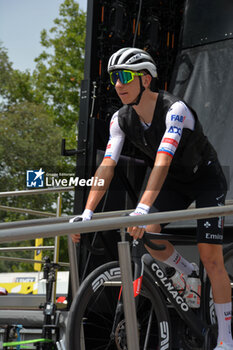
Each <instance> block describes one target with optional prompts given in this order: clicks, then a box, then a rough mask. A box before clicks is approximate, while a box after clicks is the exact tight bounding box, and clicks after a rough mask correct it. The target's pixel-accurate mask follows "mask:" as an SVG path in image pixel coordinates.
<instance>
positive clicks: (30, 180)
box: [27, 168, 45, 188]
mask: <svg viewBox="0 0 233 350" xmlns="http://www.w3.org/2000/svg"><path fill="white" fill-rule="evenodd" d="M44 173H45V172H44V171H43V170H42V168H40V170H27V187H33V188H38V187H44Z"/></svg>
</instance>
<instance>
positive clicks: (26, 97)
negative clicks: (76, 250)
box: [0, 0, 86, 272]
mask: <svg viewBox="0 0 233 350" xmlns="http://www.w3.org/2000/svg"><path fill="white" fill-rule="evenodd" d="M85 29H86V14H85V13H84V12H83V11H82V10H81V9H80V8H79V4H78V3H77V2H76V1H75V0H65V1H64V2H63V3H62V4H61V6H60V10H59V17H58V18H55V19H54V26H53V27H52V28H51V29H50V30H49V32H47V31H46V30H43V31H42V32H41V44H42V46H43V48H44V50H43V52H42V53H41V54H40V55H39V57H36V58H35V61H36V63H37V64H36V68H35V70H34V71H33V72H32V73H30V72H29V71H24V72H22V71H19V70H15V69H13V67H12V63H11V62H10V61H9V57H8V54H7V48H5V47H3V45H2V44H1V43H0V192H6V191H15V190H25V188H26V170H29V169H40V168H43V170H44V171H45V172H55V173H59V172H62V173H74V170H75V159H74V158H73V157H72V158H66V157H62V156H61V140H62V138H65V139H66V145H67V148H76V132H77V130H76V129H77V121H78V117H79V91H80V85H81V81H82V79H83V67H84V54H85ZM72 196H73V194H72V193H65V194H64V195H63V208H62V213H63V214H72V210H73V197H72ZM56 198H57V195H54V194H50V195H37V196H24V197H8V198H1V201H0V203H1V205H7V206H13V207H19V208H30V209H34V210H40V211H47V212H53V213H54V212H56V205H55V203H56ZM32 218H38V217H33V216H31V215H27V214H18V213H12V212H8V211H2V210H1V211H0V222H8V221H15V220H26V219H32ZM34 243H35V242H34V241H30V242H20V243H19V242H12V244H1V246H2V247H3V246H8V245H12V246H15V245H18V246H19V245H21V246H27V245H34ZM44 243H45V244H46V245H50V244H53V240H52V239H46V240H45V242H44ZM47 253H48V254H49V252H46V254H47ZM1 255H3V253H1ZM5 255H11V256H19V255H18V254H16V253H10V254H9V253H5ZM20 256H21V257H23V258H32V257H33V255H32V253H28V252H23V254H22V253H20ZM67 259H68V257H67V239H66V237H62V239H61V244H60V261H67ZM30 270H33V265H32V264H24V263H20V264H18V263H17V264H16V263H12V262H8V261H3V260H0V272H8V271H11V272H12V271H30Z"/></svg>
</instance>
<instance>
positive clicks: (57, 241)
mask: <svg viewBox="0 0 233 350" xmlns="http://www.w3.org/2000/svg"><path fill="white" fill-rule="evenodd" d="M61 209H62V195H61V193H59V194H58V196H57V211H56V216H57V217H59V216H61ZM59 250H60V236H55V239H54V256H53V262H54V263H55V264H58V261H59ZM56 289H57V270H56V278H55V282H54V285H53V300H52V301H53V302H54V303H56Z"/></svg>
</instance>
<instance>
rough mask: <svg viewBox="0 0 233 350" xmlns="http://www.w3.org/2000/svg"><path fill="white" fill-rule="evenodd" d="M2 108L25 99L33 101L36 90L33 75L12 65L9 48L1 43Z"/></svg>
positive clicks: (0, 89)
mask: <svg viewBox="0 0 233 350" xmlns="http://www.w3.org/2000/svg"><path fill="white" fill-rule="evenodd" d="M0 96H1V100H0V108H1V109H7V108H8V107H9V106H10V105H13V104H16V103H20V102H23V101H29V102H31V101H33V97H34V91H33V83H32V78H31V75H30V73H29V72H28V71H26V72H20V71H19V70H15V69H13V67H12V63H11V62H10V61H9V57H8V54H7V50H6V49H5V48H4V47H3V46H2V45H1V43H0Z"/></svg>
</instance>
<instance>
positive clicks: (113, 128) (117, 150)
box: [104, 112, 125, 163]
mask: <svg viewBox="0 0 233 350" xmlns="http://www.w3.org/2000/svg"><path fill="white" fill-rule="evenodd" d="M124 141H125V133H124V132H123V131H122V130H121V128H120V126H119V123H118V112H116V113H114V114H113V116H112V119H111V122H110V136H109V140H108V143H107V147H106V151H105V155H104V158H111V159H113V160H114V161H115V162H116V163H117V162H118V160H119V157H120V154H121V151H122V148H123V145H124Z"/></svg>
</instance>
